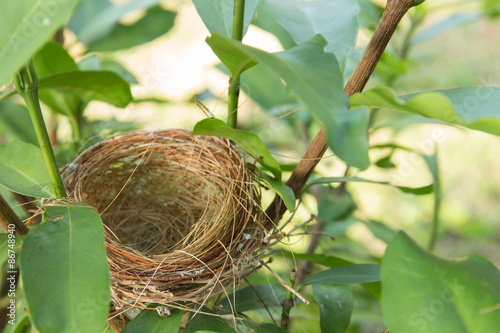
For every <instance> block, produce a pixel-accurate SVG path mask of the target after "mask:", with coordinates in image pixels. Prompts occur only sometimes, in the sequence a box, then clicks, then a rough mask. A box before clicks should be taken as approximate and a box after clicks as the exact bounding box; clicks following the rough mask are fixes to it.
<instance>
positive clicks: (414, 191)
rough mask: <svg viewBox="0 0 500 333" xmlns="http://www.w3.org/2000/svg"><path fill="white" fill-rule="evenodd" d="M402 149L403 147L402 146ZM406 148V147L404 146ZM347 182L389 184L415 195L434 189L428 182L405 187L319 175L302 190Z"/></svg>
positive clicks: (383, 183)
mask: <svg viewBox="0 0 500 333" xmlns="http://www.w3.org/2000/svg"><path fill="white" fill-rule="evenodd" d="M388 147H389V146H387V145H381V146H377V147H372V148H388ZM390 148H397V147H395V146H392V145H391V146H390ZM402 149H403V148H402ZM404 149H405V150H407V149H406V148H404ZM348 182H354V183H358V182H360V183H371V184H379V185H389V186H393V187H395V188H397V189H398V190H400V191H401V192H403V193H409V194H415V195H425V194H430V193H432V192H433V191H434V185H433V184H429V185H426V186H423V187H406V186H397V185H393V184H391V183H389V182H385V181H379V180H370V179H364V178H359V177H348V176H345V177H321V178H316V179H313V180H311V181H310V182H309V183H307V184H306V186H304V189H303V190H302V192H305V191H306V190H307V189H309V188H310V187H311V186H313V185H318V184H331V183H348Z"/></svg>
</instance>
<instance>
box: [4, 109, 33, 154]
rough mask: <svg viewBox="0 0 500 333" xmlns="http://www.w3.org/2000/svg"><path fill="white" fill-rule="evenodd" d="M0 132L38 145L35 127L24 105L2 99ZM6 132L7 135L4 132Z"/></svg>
mask: <svg viewBox="0 0 500 333" xmlns="http://www.w3.org/2000/svg"><path fill="white" fill-rule="evenodd" d="M0 133H1V135H2V136H4V137H6V138H10V137H12V138H15V139H19V140H21V141H24V142H27V143H31V144H32V145H35V146H38V139H37V137H36V133H35V129H34V128H33V123H32V122H31V118H30V115H29V112H28V109H27V108H26V106H24V105H21V104H17V103H12V102H11V101H2V102H1V103H0ZM7 133H8V136H6V134H7Z"/></svg>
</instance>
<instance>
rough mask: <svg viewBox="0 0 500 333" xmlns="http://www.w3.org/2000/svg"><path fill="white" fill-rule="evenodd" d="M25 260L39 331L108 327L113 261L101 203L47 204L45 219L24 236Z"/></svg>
mask: <svg viewBox="0 0 500 333" xmlns="http://www.w3.org/2000/svg"><path fill="white" fill-rule="evenodd" d="M19 263H20V268H21V281H22V285H23V291H24V299H25V300H26V308H27V310H28V312H29V314H30V316H31V320H32V324H33V326H34V327H35V328H36V329H37V331H40V332H78V331H81V332H89V333H92V332H96V333H100V332H102V331H103V330H104V328H105V327H106V319H107V316H108V311H109V297H110V281H109V267H108V263H107V257H106V248H105V245H104V228H103V226H102V222H101V218H100V217H99V213H97V211H96V210H95V209H93V208H92V207H90V206H88V205H85V204H79V203H75V204H71V205H70V204H67V205H57V206H48V207H46V208H45V214H44V221H43V222H42V224H40V225H37V226H35V227H33V228H32V229H31V231H30V233H29V234H28V236H27V237H26V239H25V240H24V242H23V248H22V251H21V256H20V261H19ZM49 286H50V287H49Z"/></svg>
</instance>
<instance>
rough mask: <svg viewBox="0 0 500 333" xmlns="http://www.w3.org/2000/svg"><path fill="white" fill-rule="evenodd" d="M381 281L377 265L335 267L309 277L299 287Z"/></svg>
mask: <svg viewBox="0 0 500 333" xmlns="http://www.w3.org/2000/svg"><path fill="white" fill-rule="evenodd" d="M376 281H380V266H379V265H375V264H356V265H345V266H340V267H334V268H330V269H327V270H325V271H322V272H319V273H316V274H314V275H311V276H309V277H308V278H307V279H305V280H304V281H302V283H301V284H300V286H299V287H304V286H308V285H311V284H319V283H334V284H348V283H367V282H376Z"/></svg>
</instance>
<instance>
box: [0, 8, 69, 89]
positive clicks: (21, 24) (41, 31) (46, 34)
mask: <svg viewBox="0 0 500 333" xmlns="http://www.w3.org/2000/svg"><path fill="white" fill-rule="evenodd" d="M77 2H78V0H64V1H45V0H18V1H7V0H5V1H2V2H1V7H2V10H0V22H2V33H1V34H0V64H2V66H1V67H0V86H2V85H3V84H5V83H7V81H8V80H9V79H11V78H12V76H13V75H14V74H15V73H16V72H17V71H18V70H19V68H21V67H22V66H23V65H24V64H25V63H27V62H28V60H29V59H30V57H31V56H32V55H33V54H34V53H35V51H36V50H37V49H38V48H39V47H40V46H42V45H43V44H44V43H45V42H46V41H47V40H48V39H50V38H51V37H52V35H53V34H54V32H55V31H56V30H57V29H58V28H60V27H61V26H62V25H63V24H64V23H65V22H66V21H67V20H68V18H69V16H70V14H71V12H72V10H73V8H74V7H75V5H76V3H77Z"/></svg>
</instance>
